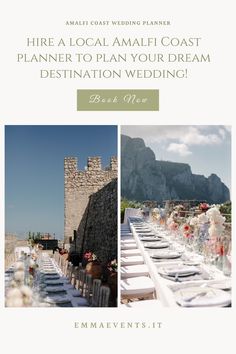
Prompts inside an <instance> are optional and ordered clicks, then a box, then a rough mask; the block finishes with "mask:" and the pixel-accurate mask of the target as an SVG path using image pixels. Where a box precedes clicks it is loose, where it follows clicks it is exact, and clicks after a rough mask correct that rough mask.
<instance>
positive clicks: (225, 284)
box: [209, 279, 231, 290]
mask: <svg viewBox="0 0 236 354" xmlns="http://www.w3.org/2000/svg"><path fill="white" fill-rule="evenodd" d="M209 287H211V288H214V289H221V290H230V289H231V280H230V279H227V280H224V281H219V282H217V283H211V284H209Z"/></svg>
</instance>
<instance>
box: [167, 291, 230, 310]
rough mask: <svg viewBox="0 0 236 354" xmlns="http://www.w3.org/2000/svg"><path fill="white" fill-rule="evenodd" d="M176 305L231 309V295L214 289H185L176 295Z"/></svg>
mask: <svg viewBox="0 0 236 354" xmlns="http://www.w3.org/2000/svg"><path fill="white" fill-rule="evenodd" d="M174 297H175V300H176V303H177V304H178V305H179V306H181V307H229V306H230V305H231V295H230V294H229V293H227V292H226V291H224V290H222V289H215V288H213V287H201V286H191V287H184V288H182V289H179V290H177V291H176V292H175V293H174Z"/></svg>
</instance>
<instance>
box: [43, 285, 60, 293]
mask: <svg viewBox="0 0 236 354" xmlns="http://www.w3.org/2000/svg"><path fill="white" fill-rule="evenodd" d="M43 290H44V291H46V292H48V293H59V292H61V291H65V288H64V287H63V286H46V288H44V289H43Z"/></svg>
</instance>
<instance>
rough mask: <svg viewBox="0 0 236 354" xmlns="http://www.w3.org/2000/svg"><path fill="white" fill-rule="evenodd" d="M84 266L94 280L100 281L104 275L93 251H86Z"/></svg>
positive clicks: (83, 260)
mask: <svg viewBox="0 0 236 354" xmlns="http://www.w3.org/2000/svg"><path fill="white" fill-rule="evenodd" d="M82 266H84V267H85V270H86V272H87V273H88V274H91V275H92V277H93V278H94V279H100V277H101V275H102V265H101V262H100V261H99V259H98V257H97V256H96V254H95V253H94V252H93V251H86V252H85V253H84V255H83V259H82Z"/></svg>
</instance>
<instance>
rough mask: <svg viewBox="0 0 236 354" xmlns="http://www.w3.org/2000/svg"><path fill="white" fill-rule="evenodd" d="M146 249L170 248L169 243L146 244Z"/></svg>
mask: <svg viewBox="0 0 236 354" xmlns="http://www.w3.org/2000/svg"><path fill="white" fill-rule="evenodd" d="M144 247H145V248H150V249H158V248H167V247H169V243H167V242H159V243H151V242H150V243H147V244H144Z"/></svg>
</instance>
